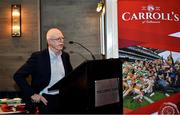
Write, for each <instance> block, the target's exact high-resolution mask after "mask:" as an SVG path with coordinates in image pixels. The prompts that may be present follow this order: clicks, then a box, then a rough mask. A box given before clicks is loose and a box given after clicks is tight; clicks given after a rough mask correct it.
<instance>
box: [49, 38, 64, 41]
mask: <svg viewBox="0 0 180 115" xmlns="http://www.w3.org/2000/svg"><path fill="white" fill-rule="evenodd" d="M51 40H52V41H64V38H61V37H59V38H55V39H51Z"/></svg>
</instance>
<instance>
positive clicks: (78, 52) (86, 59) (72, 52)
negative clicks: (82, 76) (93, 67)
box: [69, 51, 88, 61]
mask: <svg viewBox="0 0 180 115" xmlns="http://www.w3.org/2000/svg"><path fill="white" fill-rule="evenodd" d="M69 53H71V54H73V53H76V54H78V55H80V56H81V57H82V58H83V59H84V60H85V61H87V60H88V59H87V58H86V57H85V56H83V55H82V54H80V53H79V52H74V51H69Z"/></svg>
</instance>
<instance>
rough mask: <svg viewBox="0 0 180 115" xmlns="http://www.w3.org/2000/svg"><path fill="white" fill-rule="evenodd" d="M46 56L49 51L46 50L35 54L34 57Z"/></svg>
mask: <svg viewBox="0 0 180 115" xmlns="http://www.w3.org/2000/svg"><path fill="white" fill-rule="evenodd" d="M46 54H48V50H47V49H44V50H41V51H36V52H33V53H32V56H40V55H46Z"/></svg>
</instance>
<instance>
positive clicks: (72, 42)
mask: <svg viewBox="0 0 180 115" xmlns="http://www.w3.org/2000/svg"><path fill="white" fill-rule="evenodd" d="M69 44H77V45H79V46H81V47H82V48H84V49H85V50H86V51H88V52H89V53H90V55H91V57H92V59H93V60H95V59H96V58H95V56H94V55H93V54H92V52H91V51H90V50H89V49H87V48H86V47H85V46H83V45H82V44H80V43H78V42H74V41H69Z"/></svg>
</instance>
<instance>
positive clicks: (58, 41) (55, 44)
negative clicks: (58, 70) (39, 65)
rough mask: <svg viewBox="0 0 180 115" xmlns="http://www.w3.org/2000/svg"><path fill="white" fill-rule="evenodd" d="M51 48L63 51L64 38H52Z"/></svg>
mask: <svg viewBox="0 0 180 115" xmlns="http://www.w3.org/2000/svg"><path fill="white" fill-rule="evenodd" d="M49 46H50V47H52V48H53V49H55V50H57V51H61V50H62V49H63V47H64V38H62V37H60V36H59V37H57V38H51V39H50V44H49Z"/></svg>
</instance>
